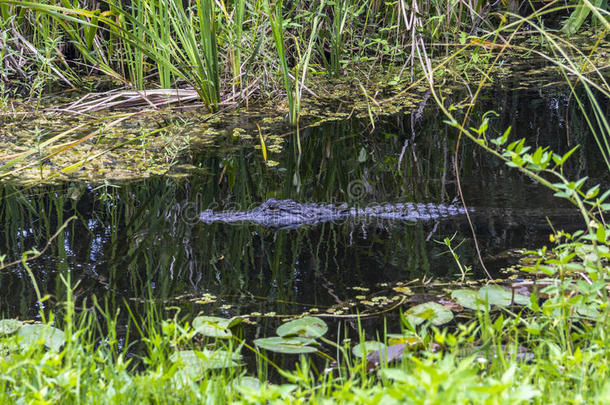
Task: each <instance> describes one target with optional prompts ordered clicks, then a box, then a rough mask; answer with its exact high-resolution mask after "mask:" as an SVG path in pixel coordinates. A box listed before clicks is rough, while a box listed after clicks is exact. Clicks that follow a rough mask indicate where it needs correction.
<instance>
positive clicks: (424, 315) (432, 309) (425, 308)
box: [406, 302, 453, 326]
mask: <svg viewBox="0 0 610 405" xmlns="http://www.w3.org/2000/svg"><path fill="white" fill-rule="evenodd" d="M406 315H407V319H408V320H409V322H410V323H411V324H412V325H419V324H420V323H422V322H424V321H425V320H427V319H430V320H431V321H432V324H434V325H436V326H439V325H443V324H445V323H447V322H449V321H451V320H452V319H453V312H451V310H449V309H447V308H445V307H444V306H443V305H441V304H439V303H437V302H426V303H424V304H419V305H416V306H414V307H412V308H409V310H408V311H407V312H406Z"/></svg>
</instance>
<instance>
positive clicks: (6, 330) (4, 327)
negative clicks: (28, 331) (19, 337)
mask: <svg viewBox="0 0 610 405" xmlns="http://www.w3.org/2000/svg"><path fill="white" fill-rule="evenodd" d="M21 326H23V322H21V321H18V320H17V319H2V320H1V321H0V336H2V335H12V334H13V333H15V332H17V330H18V329H19V328H21Z"/></svg>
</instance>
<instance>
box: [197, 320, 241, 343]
mask: <svg viewBox="0 0 610 405" xmlns="http://www.w3.org/2000/svg"><path fill="white" fill-rule="evenodd" d="M241 321H242V319H241V318H229V319H227V318H219V317H216V316H198V317H196V318H195V319H193V329H195V331H196V332H197V333H201V334H202V335H205V336H209V337H215V338H230V337H231V336H233V334H232V333H231V331H230V330H229V328H231V327H233V326H235V325H237V324H238V323H240V322H241Z"/></svg>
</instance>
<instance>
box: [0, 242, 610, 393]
mask: <svg viewBox="0 0 610 405" xmlns="http://www.w3.org/2000/svg"><path fill="white" fill-rule="evenodd" d="M54 237H55V236H54ZM565 237H566V236H565V235H563V236H561V238H565ZM567 242H568V243H567V244H564V245H559V246H558V248H557V250H555V251H554V252H553V254H543V255H542V256H541V260H542V262H540V263H541V264H543V265H542V266H540V267H539V268H538V270H540V269H542V268H543V267H547V266H549V265H550V266H553V267H554V266H557V268H558V270H559V271H561V272H562V273H563V281H559V280H558V281H557V282H556V283H546V284H545V283H541V286H545V285H546V287H543V288H544V290H541V291H539V292H540V293H544V294H545V297H546V298H545V299H544V300H541V299H540V298H539V297H541V296H542V294H540V295H536V291H535V290H534V291H532V297H531V298H530V300H529V301H530V304H529V305H528V306H527V307H510V308H509V307H507V308H499V309H498V308H492V309H491V310H490V309H481V310H479V311H478V312H476V311H470V312H468V311H463V312H460V311H461V310H460V309H459V308H457V307H455V305H454V308H455V309H453V310H454V311H456V312H458V313H460V315H461V316H460V318H458V320H457V321H456V322H457V323H456V324H454V325H453V326H450V327H437V326H433V325H432V324H431V322H429V321H425V320H423V321H422V323H421V324H420V325H418V326H415V325H412V324H409V323H408V322H407V317H403V318H402V322H403V324H402V325H398V324H388V325H386V328H387V329H388V330H389V331H396V332H397V331H399V330H400V329H401V326H402V332H401V333H400V334H396V333H394V334H388V336H387V337H384V336H385V334H383V335H381V338H382V339H381V340H382V341H385V342H386V344H387V345H394V346H390V347H391V351H389V352H388V353H389V358H390V360H391V362H390V363H388V362H387V361H384V358H385V356H384V355H383V353H385V352H384V350H385V349H383V347H384V346H383V345H380V344H378V343H375V342H372V343H371V342H368V343H366V344H365V342H364V341H365V340H366V339H371V338H374V336H373V335H371V334H367V333H366V331H365V330H364V329H363V328H362V326H361V325H360V323H358V330H357V331H356V332H357V335H355V336H358V338H357V339H356V340H355V341H353V342H350V340H349V339H347V340H344V341H342V342H340V343H339V344H337V342H336V341H335V340H329V339H326V338H324V337H318V338H316V337H315V336H318V335H319V334H322V333H323V332H319V333H318V332H316V331H317V330H316V331H313V332H316V333H318V335H315V336H314V338H313V339H316V340H318V344H319V345H315V344H313V343H312V342H311V340H308V343H307V344H308V347H313V348H317V349H319V350H320V352H318V353H317V354H311V355H307V356H303V357H301V359H300V360H299V361H297V362H296V363H294V366H279V365H278V363H277V362H276V361H275V360H272V357H271V356H270V355H269V353H268V352H266V351H263V350H261V349H259V350H261V351H260V352H259V351H257V350H256V349H255V346H254V345H253V344H252V341H251V339H250V338H249V337H248V336H247V335H246V338H245V340H242V339H244V338H243V337H240V336H243V335H242V334H241V333H233V334H232V337H229V338H226V339H221V338H205V337H203V336H202V335H200V334H197V333H196V332H195V331H194V330H193V328H192V327H191V326H190V324H189V323H187V322H186V320H185V319H181V318H178V317H177V316H173V317H171V316H170V317H169V318H166V317H164V316H163V315H161V314H162V312H159V310H158V309H157V308H156V307H155V306H154V305H153V304H147V305H146V307H147V308H148V309H147V310H145V312H144V315H140V316H142V318H140V316H138V315H135V314H134V313H133V312H131V310H130V309H129V308H127V312H128V313H129V314H130V315H129V320H128V321H127V325H124V324H123V323H122V322H119V321H118V314H117V313H113V312H110V311H109V310H108V307H107V306H105V305H101V304H100V303H98V302H97V301H96V300H95V299H93V301H92V302H86V301H84V302H82V303H80V305H81V306H82V307H87V308H88V310H87V311H81V312H79V311H77V309H76V307H75V297H74V296H73V293H72V290H73V289H74V288H76V286H77V285H78V284H77V285H75V286H74V287H72V286H71V284H70V278H69V274H68V277H67V278H62V283H63V284H64V286H65V288H66V292H67V295H66V296H65V299H64V301H63V302H61V303H60V304H61V305H58V306H56V308H57V309H56V311H57V313H56V314H55V315H54V316H49V319H51V320H53V326H54V328H59V331H57V330H56V329H53V328H47V329H46V330H48V331H50V332H51V333H49V334H47V335H45V334H42V333H41V334H40V336H39V339H38V342H36V339H29V340H28V342H27V343H25V341H24V340H23V338H22V337H20V336H19V334H20V333H19V332H17V331H15V328H17V327H18V326H15V324H18V325H22V324H20V323H19V322H14V321H11V320H4V321H2V322H3V323H2V332H1V333H0V347H2V349H3V350H4V352H5V353H7V354H9V355H7V356H4V358H3V359H2V361H1V362H0V369H1V370H2V384H0V399H1V400H2V401H3V402H11V401H12V399H14V398H16V397H18V398H23V399H26V400H30V399H31V400H32V401H34V400H36V401H39V402H40V401H45V402H46V403H76V402H91V401H93V399H92V398H95V402H96V403H99V402H102V403H107V402H117V401H118V402H125V401H131V402H136V403H147V402H150V401H154V402H155V403H198V402H202V401H206V402H213V403H229V402H235V401H243V402H244V403H266V402H269V401H274V400H280V399H281V400H283V401H287V402H291V403H292V402H299V401H306V402H309V403H312V402H318V403H319V402H321V401H324V400H332V401H333V403H392V401H398V403H424V402H426V403H441V402H445V403H456V402H461V401H467V402H472V403H484V402H489V403H523V402H529V401H533V402H540V403H564V402H563V401H564V400H565V398H570V397H571V396H572V395H573V394H574V391H575V390H577V391H578V395H579V398H580V399H581V400H582V401H583V402H585V403H605V402H607V401H606V399H607V394H608V392H607V390H608V381H609V379H610V371H609V370H608V368H607V364H606V363H607V358H608V356H610V341H609V338H608V336H607V333H606V332H607V330H608V328H609V327H610V321H609V319H610V318H609V312H610V310H609V309H608V306H607V305H606V304H607V288H606V284H605V283H604V284H600V283H599V282H596V283H593V284H588V283H582V282H576V280H572V278H573V277H574V278H580V276H578V273H574V272H573V271H572V270H570V269H571V268H573V267H574V266H579V264H578V263H579V261H580V260H585V261H586V260H587V259H586V255H588V254H589V253H587V249H584V250H583V248H584V247H585V246H584V245H583V244H579V245H577V246H574V244H573V243H571V242H570V241H569V240H567ZM605 246H608V245H607V244H606V245H605ZM575 247H576V250H574V248H575ZM578 252H583V254H584V256H581V254H580V253H578ZM556 254H557V255H559V257H562V256H565V255H566V254H567V255H568V256H570V257H571V258H572V260H575V261H572V262H564V263H563V264H558V260H557V259H555V258H554V257H555V256H554V255H556ZM574 254H576V256H574ZM544 260H547V262H546V263H545V262H544ZM6 270H7V269H4V271H6ZM579 271H580V270H579ZM606 278H607V275H606V276H604V280H606ZM521 284H522V285H525V284H526V283H521ZM533 284H534V283H532V285H533ZM507 292H508V293H509V294H508V296H507V297H509V298H510V296H511V295H510V292H509V291H507ZM38 296H39V299H43V298H40V294H38ZM436 305H438V304H436ZM482 306H484V305H482ZM431 308H436V306H434V307H431ZM47 311H48V310H47ZM443 311H445V312H446V310H443ZM47 315H50V313H49V312H47ZM428 315H430V314H428ZM428 315H426V317H428ZM332 316H334V315H327V317H326V318H324V319H326V320H328V319H329V318H330V317H332ZM394 319H395V318H394ZM318 323H320V322H318ZM284 326H285V327H284V329H287V328H286V327H287V326H288V325H287V324H286V325H284ZM125 327H127V329H128V330H130V331H131V332H130V333H129V336H128V339H127V340H124V336H123V335H122V333H123V332H121V331H124V330H125ZM237 328H238V329H234V332H238V331H239V328H240V326H237ZM345 330H346V329H344V328H342V329H341V333H344V332H343V331H345ZM53 331H55V332H53ZM60 331H63V334H62V333H61V332H60ZM284 332H285V331H284ZM277 333H278V334H280V328H279V329H278V330H277ZM296 333H299V332H298V331H297V332H296ZM341 333H340V336H339V340H340V338H342V337H343V336H342V335H341ZM51 336H52V337H53V339H54V341H53V342H51V341H49V342H46V340H45V339H47V338H49V339H50V337H51ZM345 337H349V336H347V333H346V335H345ZM352 337H353V336H352ZM290 339H291V338H290V337H286V338H285V340H284V341H285V342H286V344H288V343H291V342H293V341H295V340H290ZM58 341H59V342H60V343H61V342H63V346H59V344H58ZM99 342H103V344H99ZM45 343H46V344H47V345H48V346H50V347H51V348H45V346H44V344H45ZM356 343H361V344H360V345H359V346H357V347H356ZM365 348H366V350H371V349H372V350H373V352H372V354H369V356H363V355H362V354H364V350H365ZM379 348H381V349H379ZM290 349H291V350H296V351H298V349H299V346H297V345H296V344H295V345H293V346H292V347H290ZM360 350H362V351H363V353H360ZM376 350H381V351H379V352H377V351H376ZM309 351H311V350H309ZM248 353H251V354H252V353H254V354H255V360H253V361H255V363H256V364H255V365H250V366H248V365H246V364H244V363H242V362H241V361H240V359H241V355H247V354H248ZM292 356H294V357H292V358H294V359H295V360H296V355H292ZM316 358H317V359H316ZM333 361H334V363H333V365H332V366H331V367H330V368H329V369H328V370H325V371H323V369H321V368H318V367H319V365H320V362H322V363H325V364H326V367H329V366H330V365H331V362H333ZM229 364H230V365H231V367H229V368H223V367H224V366H225V365H229ZM284 364H285V363H284ZM272 370H275V371H272ZM563 370H577V372H565V371H563ZM272 373H273V374H274V375H276V377H274V379H275V382H274V383H271V382H269V381H267V380H268V379H269V376H270V375H271V374H272ZM245 375H248V377H244V376H245ZM151 398H152V399H151Z"/></svg>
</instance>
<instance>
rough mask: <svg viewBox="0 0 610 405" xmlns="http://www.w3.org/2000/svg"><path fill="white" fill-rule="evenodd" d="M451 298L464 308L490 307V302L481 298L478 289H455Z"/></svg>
mask: <svg viewBox="0 0 610 405" xmlns="http://www.w3.org/2000/svg"><path fill="white" fill-rule="evenodd" d="M451 298H452V299H454V300H455V301H457V303H458V304H460V305H461V306H463V307H464V308H468V309H473V310H475V311H476V310H477V309H485V308H486V307H489V304H487V303H486V302H485V301H484V300H482V299H480V298H479V292H478V291H476V290H455V291H452V292H451Z"/></svg>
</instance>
